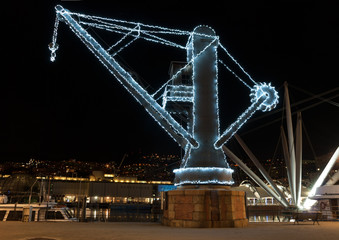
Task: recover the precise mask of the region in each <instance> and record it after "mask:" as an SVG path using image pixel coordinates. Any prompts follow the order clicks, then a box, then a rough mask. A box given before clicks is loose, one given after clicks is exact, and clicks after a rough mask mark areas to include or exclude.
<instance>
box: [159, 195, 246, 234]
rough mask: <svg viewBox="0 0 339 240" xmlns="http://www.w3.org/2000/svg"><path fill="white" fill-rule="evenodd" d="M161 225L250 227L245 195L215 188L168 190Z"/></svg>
mask: <svg viewBox="0 0 339 240" xmlns="http://www.w3.org/2000/svg"><path fill="white" fill-rule="evenodd" d="M162 224H163V225H166V226H171V227H196V228H221V227H237V228H238V227H247V225H248V219H247V218H246V210H245V193H244V192H240V191H232V190H229V189H213V188H212V189H179V190H173V191H168V192H166V194H165V203H164V214H163V219H162Z"/></svg>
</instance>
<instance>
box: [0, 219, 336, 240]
mask: <svg viewBox="0 0 339 240" xmlns="http://www.w3.org/2000/svg"><path fill="white" fill-rule="evenodd" d="M338 236H339V222H320V225H313V224H312V223H311V222H303V223H300V224H299V225H294V224H293V223H291V222H281V223H249V226H248V227H247V228H172V227H167V226H163V225H161V224H160V223H127V222H106V223H103V222H96V223H93V222H92V223H81V222H1V223H0V239H3V240H68V239H71V240H80V239H81V240H84V239H89V240H95V239H98V240H152V239H161V240H172V239H175V240H180V239H185V240H190V239H194V240H199V239H203V240H206V239H213V240H219V239H227V240H233V239H234V240H235V239H237V240H256V239H257V240H259V239H260V240H286V239H298V240H313V239H314V240H334V239H338Z"/></svg>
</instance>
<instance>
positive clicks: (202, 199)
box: [192, 195, 205, 204]
mask: <svg viewBox="0 0 339 240" xmlns="http://www.w3.org/2000/svg"><path fill="white" fill-rule="evenodd" d="M192 202H193V204H196V203H204V202H205V196H204V195H194V196H193V198H192Z"/></svg>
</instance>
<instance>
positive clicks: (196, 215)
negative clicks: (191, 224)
mask: <svg viewBox="0 0 339 240" xmlns="http://www.w3.org/2000/svg"><path fill="white" fill-rule="evenodd" d="M192 219H193V221H204V220H206V214H205V212H193V218H192Z"/></svg>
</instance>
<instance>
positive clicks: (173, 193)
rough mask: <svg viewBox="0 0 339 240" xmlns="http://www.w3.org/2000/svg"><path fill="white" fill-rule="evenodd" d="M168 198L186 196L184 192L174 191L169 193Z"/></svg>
mask: <svg viewBox="0 0 339 240" xmlns="http://www.w3.org/2000/svg"><path fill="white" fill-rule="evenodd" d="M167 194H168V196H177V195H185V191H184V190H172V191H168V192H167Z"/></svg>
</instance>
